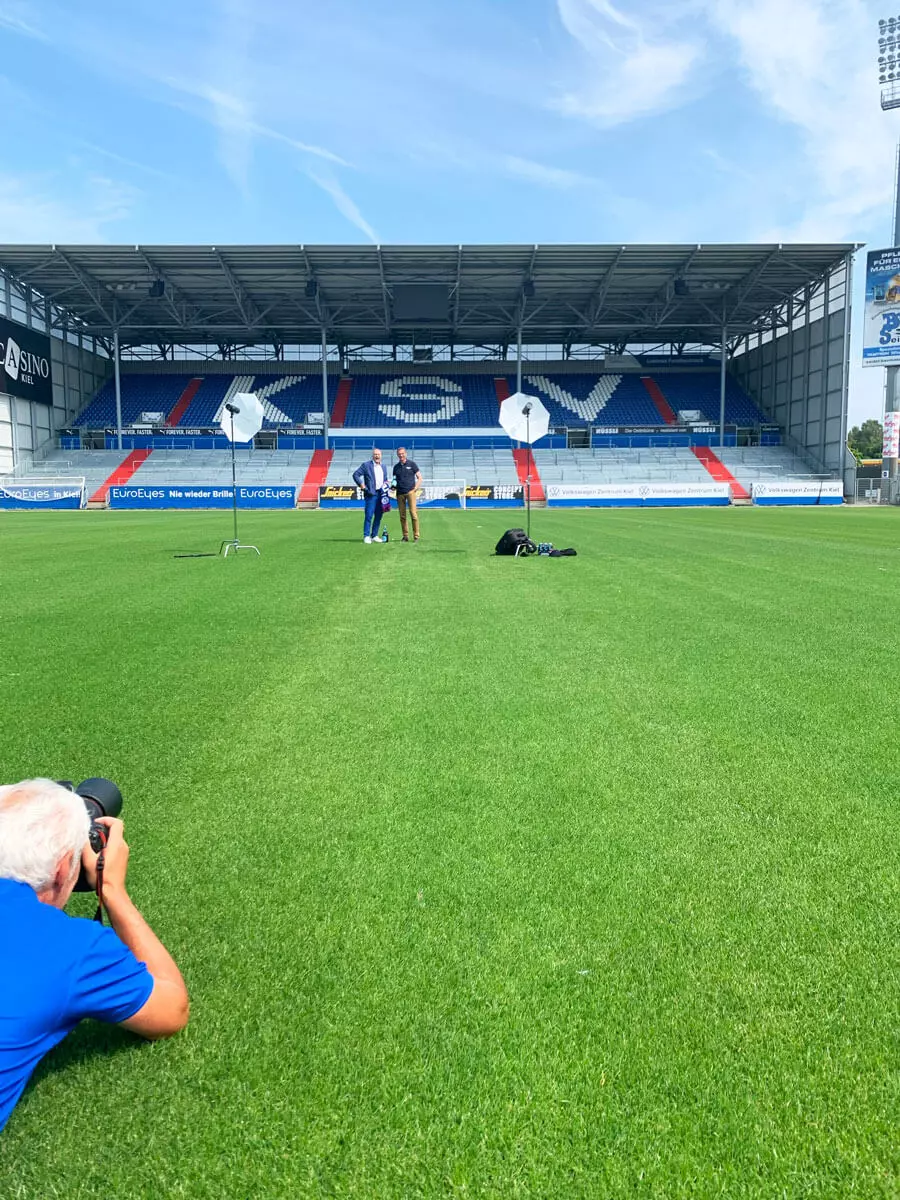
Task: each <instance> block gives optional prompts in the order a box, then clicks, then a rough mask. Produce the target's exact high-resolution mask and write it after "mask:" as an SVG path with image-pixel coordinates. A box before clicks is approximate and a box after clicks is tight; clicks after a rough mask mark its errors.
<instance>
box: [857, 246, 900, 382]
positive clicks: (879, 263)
mask: <svg viewBox="0 0 900 1200" xmlns="http://www.w3.org/2000/svg"><path fill="white" fill-rule="evenodd" d="M862 356H863V366H864V367H890V366H897V365H900V247H895V248H894V249H892V250H873V251H872V252H871V253H870V254H869V255H868V256H867V258H866V310H865V317H864V318H863V352H862Z"/></svg>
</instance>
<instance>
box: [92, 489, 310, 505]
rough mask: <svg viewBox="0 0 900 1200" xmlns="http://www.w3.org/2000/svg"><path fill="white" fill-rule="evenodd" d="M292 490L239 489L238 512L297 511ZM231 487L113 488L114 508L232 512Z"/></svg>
mask: <svg viewBox="0 0 900 1200" xmlns="http://www.w3.org/2000/svg"><path fill="white" fill-rule="evenodd" d="M296 501H297V489H296V488H292V487H238V489H237V506H238V508H293V507H294V505H295V504H296ZM232 503H233V501H232V496H231V488H230V487H204V486H203V485H199V486H197V487H128V486H127V485H125V486H124V487H111V488H110V489H109V507H110V508H231V507H232Z"/></svg>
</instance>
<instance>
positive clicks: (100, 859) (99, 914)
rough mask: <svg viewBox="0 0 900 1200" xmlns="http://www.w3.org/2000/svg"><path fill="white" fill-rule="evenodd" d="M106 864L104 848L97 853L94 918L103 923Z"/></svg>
mask: <svg viewBox="0 0 900 1200" xmlns="http://www.w3.org/2000/svg"><path fill="white" fill-rule="evenodd" d="M105 866H106V850H105V849H104V850H101V851H100V853H99V854H98V855H97V889H96V890H97V911H96V912H95V913H94V920H95V921H99V922H100V924H101V925H102V924H103V868H104V867H105Z"/></svg>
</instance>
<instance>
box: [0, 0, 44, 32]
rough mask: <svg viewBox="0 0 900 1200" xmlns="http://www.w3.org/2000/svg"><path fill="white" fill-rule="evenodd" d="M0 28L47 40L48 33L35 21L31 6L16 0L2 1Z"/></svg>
mask: <svg viewBox="0 0 900 1200" xmlns="http://www.w3.org/2000/svg"><path fill="white" fill-rule="evenodd" d="M0 29H7V30H9V31H10V32H11V33H18V34H21V35H22V37H30V38H36V39H37V40H38V41H41V42H43V41H46V40H47V35H46V34H45V33H44V31H43V30H42V29H40V28H39V27H38V25H37V24H36V23H35V21H34V18H33V16H32V14H31V11H30V8H29V6H28V5H26V4H22V3H17V2H16V0H5V2H4V3H0Z"/></svg>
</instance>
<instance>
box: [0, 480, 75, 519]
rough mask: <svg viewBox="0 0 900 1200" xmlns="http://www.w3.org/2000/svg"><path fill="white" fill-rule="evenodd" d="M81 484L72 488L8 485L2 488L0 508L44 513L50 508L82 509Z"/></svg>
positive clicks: (0, 487)
mask: <svg viewBox="0 0 900 1200" xmlns="http://www.w3.org/2000/svg"><path fill="white" fill-rule="evenodd" d="M83 498H84V497H83V492H82V487H81V484H80V483H79V484H77V485H75V484H73V486H72V487H65V486H62V485H52V486H47V487H38V486H35V485H34V484H25V483H8V484H4V485H3V486H0V508H14V509H22V510H30V511H32V512H38V511H43V510H45V509H48V508H52V509H57V508H81V504H82V500H83Z"/></svg>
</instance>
